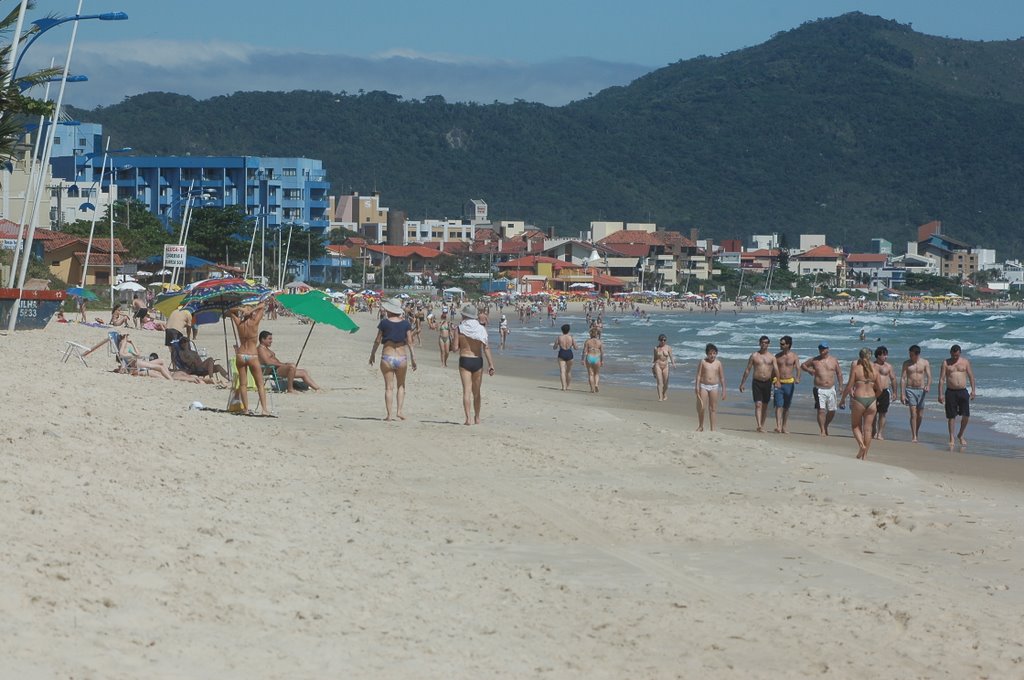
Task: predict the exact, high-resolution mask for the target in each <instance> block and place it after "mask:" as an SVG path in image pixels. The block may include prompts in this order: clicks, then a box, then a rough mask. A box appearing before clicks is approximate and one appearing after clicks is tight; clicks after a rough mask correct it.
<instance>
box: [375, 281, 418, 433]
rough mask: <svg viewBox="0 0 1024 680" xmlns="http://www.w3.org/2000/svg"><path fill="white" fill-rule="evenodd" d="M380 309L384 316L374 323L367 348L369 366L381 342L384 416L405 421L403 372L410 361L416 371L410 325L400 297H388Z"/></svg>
mask: <svg viewBox="0 0 1024 680" xmlns="http://www.w3.org/2000/svg"><path fill="white" fill-rule="evenodd" d="M381 308H382V309H383V310H384V314H385V315H386V316H385V318H383V319H381V320H380V323H379V324H377V337H376V338H375V339H374V341H373V349H371V350H370V365H371V366H373V362H374V360H375V358H376V355H377V347H378V346H380V345H383V349H381V351H380V372H381V375H383V376H384V408H385V409H386V410H387V418H385V419H384V420H385V421H390V420H393V418H394V417H397V418H398V419H399V420H405V416H404V415H403V414H402V407H403V406H404V405H405V374H406V372H407V371H408V370H409V366H408V364H412V370H414V371H415V370H416V358H415V357H414V356H413V354H412V342H413V336H412V324H411V323H409V321H408V320H407V319H406V318H405V310H404V309H403V308H402V301H401V300H395V299H392V300H388V301H387V302H385V303H383V304H382V305H381ZM392 401H394V402H395V406H396V408H395V410H392V408H391V404H392Z"/></svg>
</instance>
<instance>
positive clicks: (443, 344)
mask: <svg viewBox="0 0 1024 680" xmlns="http://www.w3.org/2000/svg"><path fill="white" fill-rule="evenodd" d="M437 346H438V348H439V349H440V350H441V366H442V367H444V368H447V367H448V354H449V352H450V351H451V346H452V323H451V321H449V320H448V314H447V313H445V312H441V322H440V323H439V324H438V325H437Z"/></svg>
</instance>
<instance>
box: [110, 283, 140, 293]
mask: <svg viewBox="0 0 1024 680" xmlns="http://www.w3.org/2000/svg"><path fill="white" fill-rule="evenodd" d="M114 290H130V291H132V292H135V293H137V292H139V291H140V290H146V287H145V286H143V285H140V284H138V283H135V282H134V281H125V282H124V283H119V284H117V285H116V286H114Z"/></svg>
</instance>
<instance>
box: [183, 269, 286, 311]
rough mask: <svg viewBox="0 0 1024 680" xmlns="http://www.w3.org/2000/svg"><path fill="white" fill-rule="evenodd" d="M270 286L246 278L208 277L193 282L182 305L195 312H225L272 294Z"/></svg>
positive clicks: (259, 300)
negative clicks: (251, 281)
mask: <svg viewBox="0 0 1024 680" xmlns="http://www.w3.org/2000/svg"><path fill="white" fill-rule="evenodd" d="M272 292H273V291H271V290H270V289H269V288H264V287H263V286H259V285H255V284H251V283H248V282H247V281H245V279H239V278H234V277H232V278H227V279H207V280H205V281H199V282H198V283H194V284H192V286H191V287H189V288H188V289H187V290H186V291H185V297H184V299H183V300H182V301H181V306H182V307H185V308H187V309H188V310H189V311H190V312H192V313H193V314H195V313H197V312H202V311H219V312H225V311H227V310H228V309H231V308H232V307H237V306H239V305H243V304H256V303H258V302H261V301H263V300H265V299H266V298H267V297H269V296H270V294H271V293H272Z"/></svg>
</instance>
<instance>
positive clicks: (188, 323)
mask: <svg viewBox="0 0 1024 680" xmlns="http://www.w3.org/2000/svg"><path fill="white" fill-rule="evenodd" d="M194 336H195V333H193V332H192V314H191V312H189V311H188V310H187V309H176V310H174V311H173V312H171V315H170V316H169V317H167V323H165V324H164V344H165V345H167V346H168V347H170V345H171V343H172V342H174V341H175V340H177V339H179V338H185V339H191V338H192V337H194Z"/></svg>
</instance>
